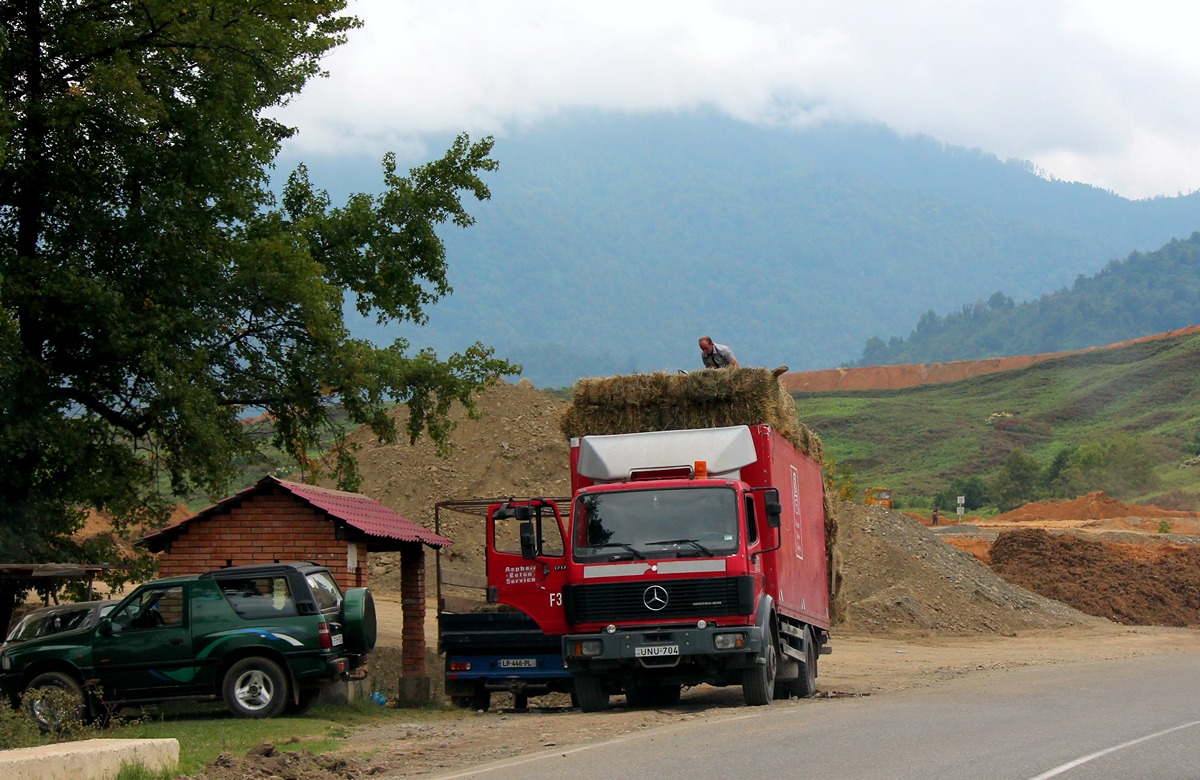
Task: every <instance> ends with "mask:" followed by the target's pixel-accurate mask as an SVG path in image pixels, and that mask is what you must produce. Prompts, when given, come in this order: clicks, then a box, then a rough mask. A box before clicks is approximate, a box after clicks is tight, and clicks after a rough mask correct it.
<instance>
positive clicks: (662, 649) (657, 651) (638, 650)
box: [633, 645, 679, 658]
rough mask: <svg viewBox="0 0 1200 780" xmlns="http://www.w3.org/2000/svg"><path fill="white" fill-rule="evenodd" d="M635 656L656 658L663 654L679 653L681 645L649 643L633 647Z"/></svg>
mask: <svg viewBox="0 0 1200 780" xmlns="http://www.w3.org/2000/svg"><path fill="white" fill-rule="evenodd" d="M633 655H634V657H635V658H655V657H657V656H661V655H679V645H649V646H648V647H635V648H633Z"/></svg>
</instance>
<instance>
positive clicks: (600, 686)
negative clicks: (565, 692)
mask: <svg viewBox="0 0 1200 780" xmlns="http://www.w3.org/2000/svg"><path fill="white" fill-rule="evenodd" d="M575 696H576V697H577V698H578V699H579V709H581V710H583V711H584V712H600V711H601V710H606V709H608V690H607V689H606V688H605V687H604V678H603V677H601V676H600V675H597V674H576V675H575Z"/></svg>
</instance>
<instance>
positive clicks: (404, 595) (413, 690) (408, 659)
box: [400, 542, 429, 705]
mask: <svg viewBox="0 0 1200 780" xmlns="http://www.w3.org/2000/svg"><path fill="white" fill-rule="evenodd" d="M400 604H401V607H400V610H401V615H402V616H403V618H404V627H403V633H402V653H401V654H402V659H401V665H400V670H401V678H400V702H401V704H405V705H414V704H424V703H425V702H427V701H429V676H428V675H427V674H426V673H425V546H424V545H423V544H421V543H420V542H414V543H413V544H409V545H405V547H404V549H402V550H401V551H400Z"/></svg>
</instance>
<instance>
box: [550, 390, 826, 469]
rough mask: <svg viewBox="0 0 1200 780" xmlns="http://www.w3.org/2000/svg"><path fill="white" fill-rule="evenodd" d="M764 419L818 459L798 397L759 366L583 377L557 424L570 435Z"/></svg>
mask: <svg viewBox="0 0 1200 780" xmlns="http://www.w3.org/2000/svg"><path fill="white" fill-rule="evenodd" d="M762 424H766V425H770V426H771V427H772V428H774V429H775V430H777V431H779V433H780V434H781V435H782V436H783V437H784V438H785V439H787V440H788V441H790V442H791V443H792V444H793V445H794V446H795V447H796V449H798V450H800V451H801V452H803V453H805V454H806V455H809V456H811V457H813V458H815V459H817V460H820V459H821V454H822V449H821V440H820V438H819V437H818V436H817V435H816V434H815V433H814V432H813V431H812V430H811V429H810V428H808V426H806V425H804V424H802V423H801V422H800V421H799V420H798V419H797V418H796V402H795V401H794V400H793V399H792V396H791V395H790V394H789V393H788V392H787V390H786V389H785V388H784V387H783V385H782V384H780V382H779V380H778V378H776V377H775V376H774V375H773V374H772V373H771V372H770V371H767V370H766V369H761V368H739V369H724V370H721V371H696V372H693V373H690V374H666V373H663V372H661V371H659V372H656V373H653V374H627V375H622V376H613V377H604V378H601V379H581V380H579V381H578V382H576V383H575V388H574V399H573V400H572V402H571V405H570V406H569V407H568V408H567V411H566V412H565V413H564V414H563V417H562V423H561V428H562V432H563V433H564V434H565V435H566V437H567V438H573V437H576V436H584V435H607V434H614V433H645V432H648V431H677V430H684V429H687V428H723V427H726V426H731V425H762Z"/></svg>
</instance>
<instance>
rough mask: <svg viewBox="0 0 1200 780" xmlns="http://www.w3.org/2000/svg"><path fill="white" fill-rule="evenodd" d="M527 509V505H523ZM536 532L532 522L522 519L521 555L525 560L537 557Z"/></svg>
mask: <svg viewBox="0 0 1200 780" xmlns="http://www.w3.org/2000/svg"><path fill="white" fill-rule="evenodd" d="M523 508H524V509H526V510H528V507H523ZM537 552H538V549H537V534H535V533H534V530H533V522H532V521H530V520H524V521H522V522H521V557H522V558H524V559H525V560H527V561H532V560H533V559H534V558H537Z"/></svg>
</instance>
